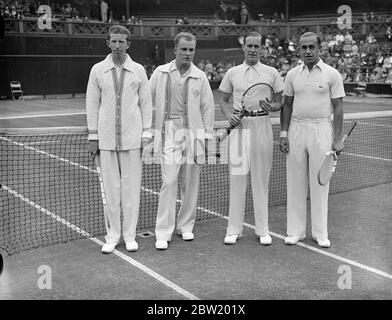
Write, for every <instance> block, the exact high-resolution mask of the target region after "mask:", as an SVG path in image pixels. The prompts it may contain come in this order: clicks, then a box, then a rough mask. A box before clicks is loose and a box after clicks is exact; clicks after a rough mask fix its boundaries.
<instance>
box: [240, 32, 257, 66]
mask: <svg viewBox="0 0 392 320" xmlns="http://www.w3.org/2000/svg"><path fill="white" fill-rule="evenodd" d="M242 50H243V51H244V54H245V62H246V63H247V64H248V65H251V66H252V65H255V64H256V63H257V62H259V60H260V54H261V38H260V37H247V38H246V39H245V43H244V45H243V46H242Z"/></svg>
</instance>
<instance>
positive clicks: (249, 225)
mask: <svg viewBox="0 0 392 320" xmlns="http://www.w3.org/2000/svg"><path fill="white" fill-rule="evenodd" d="M0 138H1V139H3V140H7V141H10V142H12V143H14V144H17V145H19V146H22V147H24V148H27V149H30V150H34V151H36V152H38V153H41V154H45V155H48V156H50V157H52V158H56V159H58V160H60V161H64V162H67V163H69V164H71V165H75V166H77V167H79V168H82V169H86V170H89V171H90V172H96V170H92V169H90V168H88V167H85V166H81V165H79V164H77V163H74V162H71V161H69V160H67V159H64V158H60V157H58V156H55V155H52V154H49V153H47V152H43V151H41V150H38V149H35V148H32V147H27V146H24V145H23V144H21V143H18V142H14V141H12V140H10V139H7V138H3V137H0ZM142 189H143V190H144V191H146V192H151V193H153V194H155V195H159V192H156V191H153V190H150V189H146V188H142ZM179 201H180V200H179V199H177V202H179ZM198 209H199V210H202V211H203V212H206V213H209V214H212V215H215V216H217V217H221V218H222V219H226V220H228V219H229V218H228V217H227V216H225V215H222V214H220V213H217V212H214V211H211V210H208V209H205V208H203V207H198ZM244 226H246V227H248V228H251V229H253V230H255V229H256V227H255V226H253V225H251V224H248V223H244ZM270 234H271V235H272V236H274V237H277V238H280V239H284V238H285V237H284V236H282V235H280V234H278V233H275V232H270ZM296 245H298V246H301V247H304V248H306V249H309V250H312V251H315V252H317V253H320V254H323V255H325V256H328V257H331V258H333V259H335V260H338V261H341V262H344V263H348V264H351V265H353V266H356V267H358V268H361V269H364V270H366V271H369V272H373V273H375V274H377V275H381V276H383V277H385V278H388V279H392V275H391V274H388V273H386V272H384V271H381V270H378V269H375V268H372V267H369V266H366V265H364V264H361V263H358V262H355V261H353V260H350V259H346V258H344V257H341V256H338V255H335V254H333V253H329V252H327V251H324V250H321V249H318V248H315V247H312V246H309V245H307V244H304V243H301V242H298V243H297V244H296Z"/></svg>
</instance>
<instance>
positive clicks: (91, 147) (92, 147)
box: [88, 140, 99, 159]
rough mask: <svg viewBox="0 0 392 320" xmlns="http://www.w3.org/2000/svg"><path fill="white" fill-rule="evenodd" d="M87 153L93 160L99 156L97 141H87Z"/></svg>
mask: <svg viewBox="0 0 392 320" xmlns="http://www.w3.org/2000/svg"><path fill="white" fill-rule="evenodd" d="M88 151H89V153H90V156H91V157H92V158H93V159H95V157H96V156H98V155H99V146H98V140H89V144H88Z"/></svg>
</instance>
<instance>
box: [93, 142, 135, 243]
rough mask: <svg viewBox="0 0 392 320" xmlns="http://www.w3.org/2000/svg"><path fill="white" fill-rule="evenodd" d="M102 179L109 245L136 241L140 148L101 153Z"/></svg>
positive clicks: (103, 151) (106, 238)
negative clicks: (121, 240) (121, 241)
mask: <svg viewBox="0 0 392 320" xmlns="http://www.w3.org/2000/svg"><path fill="white" fill-rule="evenodd" d="M100 161H101V169H102V180H103V185H104V189H105V193H106V203H107V204H106V219H107V224H108V226H107V229H106V232H107V234H106V237H105V240H106V242H117V241H119V240H120V237H121V211H122V212H123V227H122V233H123V238H124V240H125V241H132V240H135V237H136V227H137V221H138V217H139V204H140V185H141V178H142V159H141V151H140V149H134V150H126V151H108V150H100Z"/></svg>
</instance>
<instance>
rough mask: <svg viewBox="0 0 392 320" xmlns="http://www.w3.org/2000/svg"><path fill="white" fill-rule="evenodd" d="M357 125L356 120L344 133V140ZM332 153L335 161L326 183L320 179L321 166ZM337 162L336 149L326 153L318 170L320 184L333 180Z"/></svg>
mask: <svg viewBox="0 0 392 320" xmlns="http://www.w3.org/2000/svg"><path fill="white" fill-rule="evenodd" d="M356 125H357V122H354V123H353V124H352V125H351V127H350V129H349V131H348V132H347V134H345V135H344V137H343V139H342V142H344V141H346V139H347V138H348V137H349V136H350V134H351V132H352V131H353V130H354V128H355V126H356ZM330 155H333V162H332V166H331V168H330V171H329V178H328V179H327V180H326V182H325V184H324V183H323V182H322V181H320V180H321V179H320V170H321V168H322V167H323V165H324V162H325V160H326V159H327V158H328V157H329V156H330ZM337 162H338V154H337V153H336V151H334V150H332V151H328V152H327V153H326V154H325V156H324V158H323V161H322V162H321V166H320V168H319V170H318V172H317V180H318V183H319V185H320V186H326V185H327V184H328V182H329V181H330V180H331V177H332V175H333V174H334V172H335V170H336V166H337Z"/></svg>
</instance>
